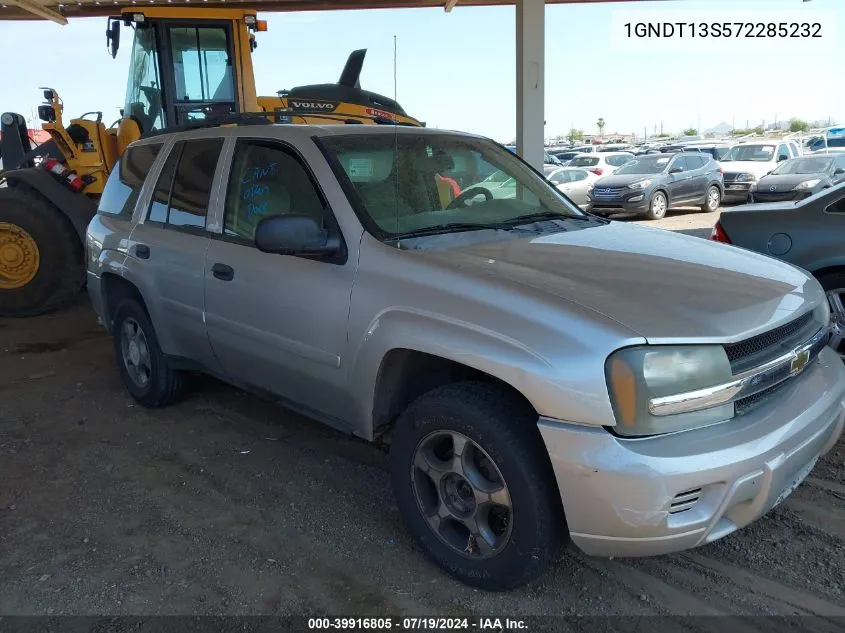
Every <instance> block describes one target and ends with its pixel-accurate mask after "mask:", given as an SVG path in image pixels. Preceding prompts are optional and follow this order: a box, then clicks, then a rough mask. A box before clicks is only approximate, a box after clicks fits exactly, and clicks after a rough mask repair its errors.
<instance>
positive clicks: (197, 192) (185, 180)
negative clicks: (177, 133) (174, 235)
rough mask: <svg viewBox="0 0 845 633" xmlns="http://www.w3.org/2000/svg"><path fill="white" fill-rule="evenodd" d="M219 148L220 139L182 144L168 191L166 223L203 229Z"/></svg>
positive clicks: (220, 144)
mask: <svg viewBox="0 0 845 633" xmlns="http://www.w3.org/2000/svg"><path fill="white" fill-rule="evenodd" d="M221 149H223V139H222V138H209V139H202V140H196V141H188V142H187V143H185V148H184V149H183V150H182V156H181V158H180V159H179V167H177V168H176V174H175V176H174V178H173V187H172V189H171V192H170V211H169V213H168V215H167V223H168V224H170V225H171V226H193V227H197V228H205V216H206V215H207V214H208V201H209V198H210V197H211V187H212V185H213V184H214V170H215V169H216V168H217V159H218V158H219V157H220V150H221Z"/></svg>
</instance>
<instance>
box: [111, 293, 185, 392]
mask: <svg viewBox="0 0 845 633" xmlns="http://www.w3.org/2000/svg"><path fill="white" fill-rule="evenodd" d="M130 329H131V330H132V331H133V333H134V339H133V337H130V336H129V330H130ZM139 331H140V333H141V336H142V337H143V345H142V344H140V342H141V339H140V338H139V337H138V334H137V333H138V332H139ZM112 332H113V337H114V353H115V358H116V360H117V366H118V369H119V370H120V376H121V378H122V379H123V384H124V385H125V386H126V390H127V391H129V394H130V395H131V396H132V397H133V398H134V399H135V400H136V401H137V402H138V403H139V404H141V405H142V406H144V407H148V408H156V407H163V406H165V405H168V404H171V403H173V402H175V401H176V400H178V399H179V398H180V397H181V396H182V394H183V393H184V389H185V376H184V374H183V373H182V372H180V371H176V370H174V369H172V368H171V367H170V365H169V364H168V362H167V358H166V357H165V355H164V354H163V353H162V351H161V347H160V346H159V344H158V337H157V336H156V333H155V329H154V328H153V324H152V322H151V321H150V317H149V316H148V315H147V311H146V310H145V309H144V308H143V307H142V306H141V305H140V304H139V303H138V302H137V301H135V300H134V299H124V300H123V301H122V302H121V303H120V304H119V305H118V307H117V309H116V310H115V315H114V329H113V331H112ZM130 340H135V342H136V349H135V351H136V352H137V354H135V355H134V356H135V357H134V359H133V352H132V347H131V344H130ZM143 348H146V354H145V353H144V350H143ZM144 358H146V359H147V361H148V362H147V363H146V366H147V369H148V371H145V372H141V373H145V374H146V375H147V379H146V381H143V380H141V379H140V377H139V375H138V373H139V372H138V370H137V367H138V366H139V365H142V364H144V362H143V359H144ZM132 365H134V366H135V367H136V370H135V371H134V372H133V370H132V369H131V366H132Z"/></svg>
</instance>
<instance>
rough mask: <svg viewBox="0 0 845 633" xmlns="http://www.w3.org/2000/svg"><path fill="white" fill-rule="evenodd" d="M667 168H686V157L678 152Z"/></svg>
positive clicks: (683, 169) (682, 169)
mask: <svg viewBox="0 0 845 633" xmlns="http://www.w3.org/2000/svg"><path fill="white" fill-rule="evenodd" d="M669 169H670V170H671V169H680V170H681V171H682V172H683V171H686V170H687V157H686V156H684V155H682V154H679V155H678V156H676V157H675V160H673V161H672V165H671V166H670V167H669Z"/></svg>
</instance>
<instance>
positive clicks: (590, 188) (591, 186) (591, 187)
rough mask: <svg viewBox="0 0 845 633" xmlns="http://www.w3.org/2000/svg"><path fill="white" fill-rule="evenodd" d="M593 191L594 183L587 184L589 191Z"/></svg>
mask: <svg viewBox="0 0 845 633" xmlns="http://www.w3.org/2000/svg"><path fill="white" fill-rule="evenodd" d="M592 190H593V183H588V184H587V191H592Z"/></svg>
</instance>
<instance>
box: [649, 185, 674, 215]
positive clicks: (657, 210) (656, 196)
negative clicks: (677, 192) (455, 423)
mask: <svg viewBox="0 0 845 633" xmlns="http://www.w3.org/2000/svg"><path fill="white" fill-rule="evenodd" d="M668 206H669V205H668V203H667V201H666V194H665V193H663V192H662V191H655V192H654V193H653V194H652V195H651V201H650V202H649V203H648V211H646V217H647V218H648V219H649V220H659V219H661V218H663V217H665V216H666V209H667V208H668Z"/></svg>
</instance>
